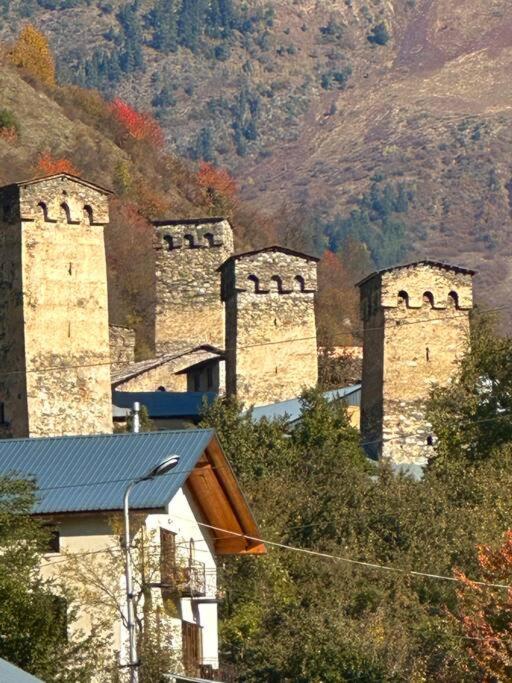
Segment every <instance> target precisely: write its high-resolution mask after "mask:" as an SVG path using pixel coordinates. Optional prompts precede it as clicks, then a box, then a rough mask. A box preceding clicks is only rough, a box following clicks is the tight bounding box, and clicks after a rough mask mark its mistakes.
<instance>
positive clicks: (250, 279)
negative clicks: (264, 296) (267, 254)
mask: <svg viewBox="0 0 512 683" xmlns="http://www.w3.org/2000/svg"><path fill="white" fill-rule="evenodd" d="M247 281H248V282H252V285H253V287H254V291H255V292H259V291H260V281H259V278H257V277H256V275H249V276H248V278H247Z"/></svg>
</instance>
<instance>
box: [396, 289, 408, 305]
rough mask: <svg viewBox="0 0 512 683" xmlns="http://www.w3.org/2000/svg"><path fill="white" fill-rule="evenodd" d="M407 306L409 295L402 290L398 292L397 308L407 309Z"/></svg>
mask: <svg viewBox="0 0 512 683" xmlns="http://www.w3.org/2000/svg"><path fill="white" fill-rule="evenodd" d="M408 306H409V295H408V294H407V292H404V290H403V289H402V290H401V291H400V292H398V307H399V308H407V307H408Z"/></svg>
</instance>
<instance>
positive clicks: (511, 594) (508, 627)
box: [456, 531, 512, 683]
mask: <svg viewBox="0 0 512 683" xmlns="http://www.w3.org/2000/svg"><path fill="white" fill-rule="evenodd" d="M478 564H479V565H480V568H481V575H482V579H483V581H484V582H487V583H492V584H501V585H503V586H511V587H510V588H497V587H496V588H492V587H489V586H482V585H480V584H479V583H478V582H476V581H472V580H471V579H468V578H467V576H466V575H465V574H463V573H462V572H456V577H457V578H458V579H459V581H460V582H461V584H462V587H461V588H460V590H459V591H458V593H457V597H458V602H459V612H458V614H457V616H456V618H457V620H458V622H459V624H460V626H461V628H462V632H463V637H464V641H465V645H466V647H467V650H468V654H469V656H470V658H471V660H472V661H473V662H474V663H475V664H476V666H477V667H478V669H479V671H480V673H481V676H482V678H481V679H480V680H482V681H485V682H488V683H490V682H491V681H510V680H512V531H507V533H506V534H505V540H504V542H503V544H502V545H501V546H500V547H499V548H497V549H496V550H494V549H492V548H490V547H489V546H479V548H478Z"/></svg>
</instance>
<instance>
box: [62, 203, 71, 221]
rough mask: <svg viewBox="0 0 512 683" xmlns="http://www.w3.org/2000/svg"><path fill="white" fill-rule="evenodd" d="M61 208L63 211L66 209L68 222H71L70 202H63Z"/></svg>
mask: <svg viewBox="0 0 512 683" xmlns="http://www.w3.org/2000/svg"><path fill="white" fill-rule="evenodd" d="M60 208H61V209H62V211H64V214H65V216H66V221H67V222H68V223H71V211H70V210H69V206H68V204H66V202H62V204H61V205H60Z"/></svg>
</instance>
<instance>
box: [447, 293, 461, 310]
mask: <svg viewBox="0 0 512 683" xmlns="http://www.w3.org/2000/svg"><path fill="white" fill-rule="evenodd" d="M458 307H459V295H458V294H457V292H450V293H449V294H448V308H458Z"/></svg>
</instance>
